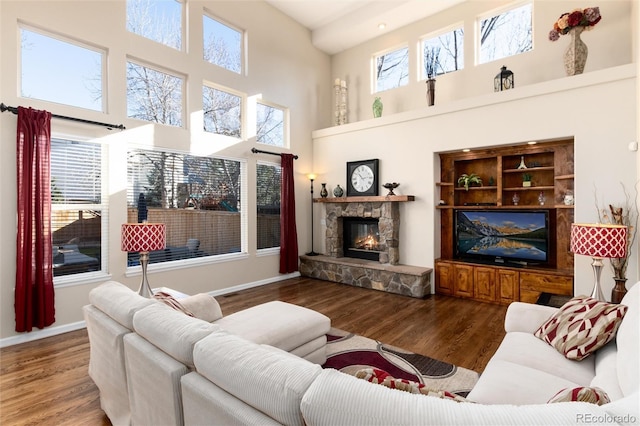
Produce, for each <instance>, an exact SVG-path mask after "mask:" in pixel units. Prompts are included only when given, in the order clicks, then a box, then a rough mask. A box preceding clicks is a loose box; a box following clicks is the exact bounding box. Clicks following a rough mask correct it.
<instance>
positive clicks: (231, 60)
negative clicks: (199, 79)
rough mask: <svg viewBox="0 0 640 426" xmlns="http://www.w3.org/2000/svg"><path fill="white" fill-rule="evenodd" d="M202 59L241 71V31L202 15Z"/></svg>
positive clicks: (236, 71)
mask: <svg viewBox="0 0 640 426" xmlns="http://www.w3.org/2000/svg"><path fill="white" fill-rule="evenodd" d="M202 28H203V37H204V40H203V46H204V60H205V61H207V62H210V63H212V64H214V65H217V66H219V67H222V68H225V69H227V70H229V71H233V72H235V73H238V74H240V73H241V72H242V32H241V31H239V30H236V29H235V28H231V27H230V26H228V25H226V24H223V23H222V22H220V21H219V20H217V19H213V18H210V17H209V16H207V15H204V16H203V21H202Z"/></svg>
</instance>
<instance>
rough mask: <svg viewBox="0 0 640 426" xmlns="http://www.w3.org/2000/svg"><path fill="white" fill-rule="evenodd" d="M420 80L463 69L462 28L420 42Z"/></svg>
mask: <svg viewBox="0 0 640 426" xmlns="http://www.w3.org/2000/svg"><path fill="white" fill-rule="evenodd" d="M421 45H422V64H423V66H422V74H421V76H420V78H421V79H423V80H424V79H427V78H428V77H429V76H433V77H435V76H436V75H439V74H444V73H448V72H451V71H457V70H461V69H463V68H464V30H463V29H462V27H460V28H456V29H454V30H452V31H447V32H445V33H442V34H440V35H438V36H435V37H429V38H424V39H423V40H422V43H421Z"/></svg>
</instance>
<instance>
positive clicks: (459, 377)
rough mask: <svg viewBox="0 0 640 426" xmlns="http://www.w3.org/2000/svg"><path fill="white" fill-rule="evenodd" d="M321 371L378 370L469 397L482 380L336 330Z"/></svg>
mask: <svg viewBox="0 0 640 426" xmlns="http://www.w3.org/2000/svg"><path fill="white" fill-rule="evenodd" d="M322 367H323V368H335V369H336V370H339V371H342V372H343V373H347V374H351V375H355V374H356V372H357V371H358V370H360V369H362V368H368V367H373V368H378V369H380V370H384V371H386V372H387V373H388V374H390V375H391V376H393V377H395V378H397V379H406V380H412V381H414V382H419V383H424V385H425V387H427V388H429V389H433V390H446V391H449V392H451V393H455V394H456V395H460V396H467V394H468V393H469V391H471V389H472V388H473V386H474V385H475V384H476V382H477V381H478V377H479V374H478V373H476V372H475V371H472V370H468V369H466V368H462V367H457V366H455V365H452V364H448V363H446V362H442V361H438V360H436V359H433V358H429V357H428V356H425V355H420V354H416V353H413V352H409V351H406V350H403V349H400V348H398V347H395V346H391V345H387V344H384V343H381V342H379V341H377V340H373V339H369V338H367V337H364V336H359V335H357V334H353V333H349V332H346V331H343V330H340V329H337V328H331V330H330V331H329V333H328V334H327V362H326V363H325V364H324V365H323V366H322Z"/></svg>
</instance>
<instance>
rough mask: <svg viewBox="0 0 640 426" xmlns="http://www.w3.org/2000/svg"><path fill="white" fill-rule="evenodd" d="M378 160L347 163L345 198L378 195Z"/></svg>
mask: <svg viewBox="0 0 640 426" xmlns="http://www.w3.org/2000/svg"><path fill="white" fill-rule="evenodd" d="M378 163H379V160H378V159H375V160H361V161H349V162H347V197H353V196H361V195H378V186H379V185H378Z"/></svg>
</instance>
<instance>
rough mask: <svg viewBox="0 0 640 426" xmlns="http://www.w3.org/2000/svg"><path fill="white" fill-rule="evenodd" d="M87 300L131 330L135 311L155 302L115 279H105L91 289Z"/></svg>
mask: <svg viewBox="0 0 640 426" xmlns="http://www.w3.org/2000/svg"><path fill="white" fill-rule="evenodd" d="M89 302H90V303H91V304H92V305H94V306H95V307H97V308H98V309H100V310H101V311H102V312H104V313H105V314H107V315H109V316H110V317H111V318H113V319H114V320H116V321H117V322H118V323H119V324H121V325H123V326H125V327H126V328H128V329H129V330H133V315H134V314H135V313H136V312H138V311H139V310H140V309H142V308H144V307H146V306H149V305H152V304H154V303H157V302H156V301H155V300H153V299H147V298H146V297H142V296H140V295H139V294H138V293H136V292H134V291H133V290H131V289H130V288H129V287H127V286H125V285H124V284H120V283H119V282H116V281H107V282H106V283H104V284H100V285H99V286H98V287H96V288H94V289H93V290H91V291H90V292H89Z"/></svg>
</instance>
